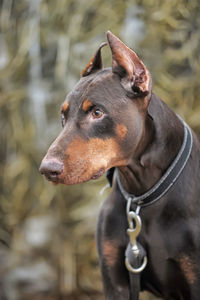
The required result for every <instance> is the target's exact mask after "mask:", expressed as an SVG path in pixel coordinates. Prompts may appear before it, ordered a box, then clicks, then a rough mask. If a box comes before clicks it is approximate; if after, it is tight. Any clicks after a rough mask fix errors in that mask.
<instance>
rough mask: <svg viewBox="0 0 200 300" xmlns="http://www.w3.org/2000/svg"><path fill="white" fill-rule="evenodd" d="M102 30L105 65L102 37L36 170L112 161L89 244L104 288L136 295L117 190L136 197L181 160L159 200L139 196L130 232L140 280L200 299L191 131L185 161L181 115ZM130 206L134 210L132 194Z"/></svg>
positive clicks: (197, 158)
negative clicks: (138, 223) (138, 254)
mask: <svg viewBox="0 0 200 300" xmlns="http://www.w3.org/2000/svg"><path fill="white" fill-rule="evenodd" d="M107 38H108V44H109V46H110V49H111V53H112V68H102V60H101V48H102V47H103V46H105V44H106V43H104V44H102V45H101V46H100V47H99V49H98V50H97V52H96V53H95V55H94V56H93V57H92V59H91V60H90V62H89V63H88V65H87V66H86V68H85V69H84V71H83V72H82V78H81V79H80V81H79V82H78V83H77V85H76V86H75V88H74V89H73V90H72V92H70V93H69V94H68V96H67V98H66V100H65V101H64V103H63V104H62V108H61V117H62V126H63V130H62V132H61V133H60V135H59V136H58V137H57V138H56V140H55V141H54V142H53V144H52V145H51V146H50V148H49V150H48V152H47V154H46V156H45V157H44V159H43V161H42V163H41V166H40V172H41V173H42V174H44V175H45V176H46V178H47V179H48V180H50V181H52V182H53V183H55V184H57V183H63V184H66V185H71V184H77V183H82V182H85V181H88V180H90V179H97V178H99V177H100V176H102V175H103V174H104V173H105V172H106V171H108V170H109V169H111V170H113V169H112V168H113V167H115V169H116V172H117V174H118V175H115V174H116V172H115V173H114V176H113V178H112V179H113V188H112V192H111V194H110V196H109V197H108V199H107V200H106V202H105V203H104V205H103V207H102V209H101V212H100V216H99V221H98V228H97V244H98V252H99V260H100V266H101V271H102V278H103V283H104V291H105V297H106V299H108V300H111V299H115V300H116V299H117V300H122V299H123V300H125V299H135V298H134V296H131V293H130V289H131V288H130V277H129V272H128V271H127V269H126V267H125V264H124V255H125V250H126V247H127V245H128V243H129V237H128V235H127V232H126V230H127V228H128V221H127V215H126V207H127V201H126V199H125V196H124V193H123V190H124V191H126V193H127V195H130V194H131V195H133V194H134V195H135V197H136V198H137V197H139V198H140V195H145V194H148V191H149V190H152V189H153V190H154V191H155V188H154V187H155V186H156V185H157V183H158V182H159V181H160V179H161V178H163V176H164V174H166V172H168V173H169V168H170V166H171V165H172V164H173V162H174V161H176V160H178V165H180V164H183V165H184V167H183V168H182V170H181V172H179V173H180V174H179V175H177V176H176V177H177V178H174V177H173V174H172V175H170V176H171V181H173V182H172V183H170V185H169V184H168V187H169V189H168V190H167V191H166V193H163V194H161V197H160V198H159V201H153V202H152V201H151V203H150V204H151V205H148V206H145V205H143V206H142V205H141V208H142V209H141V210H140V218H141V220H142V230H141V233H140V234H139V236H138V242H139V243H140V245H142V247H143V248H144V249H145V251H146V253H147V258H148V263H147V266H146V268H145V269H144V270H143V271H142V273H141V290H148V291H150V292H152V293H154V294H155V295H157V296H159V297H162V298H164V299H174V300H181V299H184V300H199V299H200V202H199V201H200V172H199V169H200V140H199V138H198V137H197V135H196V134H195V133H194V132H192V131H191V130H190V135H191V136H192V140H193V144H192V146H191V143H190V146H191V147H190V148H191V149H190V153H189V154H188V157H187V162H186V161H183V160H184V159H183V158H182V160H181V161H180V149H183V148H184V146H183V144H184V143H186V142H187V141H185V139H186V140H187V138H185V127H186V126H185V125H184V124H185V123H184V122H183V121H182V120H181V119H180V118H179V117H178V116H177V115H176V114H175V113H174V112H173V111H172V110H171V109H170V108H169V107H168V106H167V105H166V104H165V103H164V102H162V100H160V99H159V98H158V97H157V96H156V95H155V94H154V93H153V92H152V80H151V76H150V73H149V71H148V69H147V68H146V66H145V65H144V63H143V62H142V61H141V60H140V58H139V57H138V56H137V55H136V53H135V52H134V51H132V50H131V49H130V48H128V47H127V46H126V45H125V44H124V43H123V42H122V41H120V40H119V39H118V38H117V37H116V36H115V35H113V34H112V33H111V32H108V33H107ZM174 84H175V81H174ZM187 128H188V127H187ZM190 138H191V137H190ZM184 151H185V149H183V152H184ZM178 155H179V158H178V159H177V156H178ZM176 168H177V167H175V169H176ZM178 168H179V169H180V168H181V167H178ZM171 169H173V168H171ZM172 171H173V172H175V171H174V170H172ZM173 172H172V173H173ZM117 176H118V177H117ZM168 177H169V176H168ZM117 178H118V179H119V180H117ZM175 179H176V180H175ZM168 180H170V178H168ZM161 181H162V182H161V185H162V184H163V180H161ZM119 183H121V184H119ZM120 185H121V187H120ZM122 187H123V188H122ZM137 204H138V205H139V202H138V203H137ZM130 207H131V209H132V210H134V211H135V204H134V203H131V204H130Z"/></svg>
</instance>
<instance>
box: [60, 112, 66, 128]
mask: <svg viewBox="0 0 200 300" xmlns="http://www.w3.org/2000/svg"><path fill="white" fill-rule="evenodd" d="M61 124H62V127H64V126H65V116H64V114H63V113H61Z"/></svg>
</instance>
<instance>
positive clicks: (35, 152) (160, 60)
mask: <svg viewBox="0 0 200 300" xmlns="http://www.w3.org/2000/svg"><path fill="white" fill-rule="evenodd" d="M0 29H1V31H0V129H1V130H0V139H1V147H0V167H1V173H0V192H1V193H0V195H1V196H0V197H1V198H0V200H1V201H0V224H1V227H0V240H1V244H2V246H1V247H0V249H1V256H0V257H1V260H3V263H2V264H1V268H0V285H1V286H2V289H1V293H2V295H1V294H0V298H1V299H3V297H4V298H5V299H8V300H10V299H11V300H12V299H19V300H21V299H27V298H28V299H31V297H32V296H33V299H35V298H34V297H35V294H36V293H37V299H43V297H44V299H47V300H48V299H65V297H66V299H74V300H75V299H80V300H82V299H97V300H98V299H103V298H102V292H101V291H102V286H101V281H100V274H99V268H98V262H97V255H96V247H95V241H94V233H95V227H96V225H95V224H96V218H97V215H98V211H99V209H100V204H101V202H102V201H103V200H102V199H103V198H104V197H105V193H104V197H102V196H101V195H100V194H99V191H100V189H101V188H102V187H103V186H104V185H105V184H106V181H105V180H104V179H101V180H99V181H97V182H90V183H86V184H84V185H78V186H73V187H63V186H58V187H55V186H52V185H51V184H50V183H49V182H46V181H45V180H44V179H43V178H42V177H41V176H40V174H39V173H38V167H39V164H40V161H41V159H42V157H43V155H44V154H45V151H46V149H47V148H48V145H49V144H50V142H51V141H53V139H54V138H55V137H56V136H57V135H58V133H59V131H60V130H61V126H60V122H59V118H60V117H59V107H60V104H61V103H62V101H63V100H64V98H65V95H66V93H67V92H69V90H70V89H71V88H72V87H73V85H74V84H75V83H76V82H77V80H78V78H79V74H80V72H81V70H82V69H83V68H84V67H85V65H86V64H87V62H88V61H89V59H90V57H91V56H92V55H93V53H94V52H95V50H96V48H97V46H98V45H99V44H100V43H101V42H102V41H105V32H106V31H107V30H108V29H110V30H112V31H113V32H114V33H115V34H117V35H119V36H120V37H121V38H122V39H123V40H124V41H125V42H126V43H127V44H128V45H129V46H130V47H132V48H133V49H134V50H136V51H137V53H138V54H139V55H140V56H141V57H143V59H144V61H145V63H146V64H147V66H148V67H149V69H150V71H151V74H152V77H153V83H154V91H155V92H156V93H157V94H158V95H159V96H160V97H161V98H162V99H163V100H165V101H166V102H167V103H168V104H169V105H170V106H171V107H172V108H173V109H175V111H176V112H177V113H179V114H180V115H181V116H183V117H184V118H185V119H186V120H187V121H188V123H189V124H190V125H191V126H192V127H193V128H194V129H195V130H196V131H198V132H200V118H199V114H200V102H199V100H198V96H199V93H200V84H199V78H200V51H199V50H200V39H199V32H200V6H199V1H198V0H193V1H186V0H173V1H172V0H170V1H160V0H154V1H152V0H135V1H128V0H127V1H119V0H115V1H114V0H109V1H105V0H104V1H102V0H91V1H86V0H60V1H57V2H56V1H53V0H49V1H47V0H29V1H27V0H21V1H17V0H1V1H0ZM103 56H104V61H105V64H106V65H110V63H111V61H110V53H109V49H104V50H103ZM8 246H9V250H8V249H7V247H8ZM47 281H48V282H50V283H51V285H47ZM25 283H26V284H25ZM45 284H46V285H45ZM8 287H9V288H8ZM8 291H9V292H8ZM143 297H144V298H143V299H150V298H149V297H150V296H148V295H146V296H143ZM151 299H155V298H151Z"/></svg>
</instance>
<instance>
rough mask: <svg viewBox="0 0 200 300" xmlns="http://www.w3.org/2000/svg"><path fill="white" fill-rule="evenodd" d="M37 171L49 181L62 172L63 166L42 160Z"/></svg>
mask: <svg viewBox="0 0 200 300" xmlns="http://www.w3.org/2000/svg"><path fill="white" fill-rule="evenodd" d="M39 171H40V173H41V174H43V175H45V176H46V177H48V178H49V179H53V178H54V179H55V178H56V177H57V176H58V175H59V174H61V173H62V171H63V164H62V163H61V162H58V161H55V160H47V159H45V160H43V161H42V163H41V165H40V168H39Z"/></svg>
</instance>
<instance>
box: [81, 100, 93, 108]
mask: <svg viewBox="0 0 200 300" xmlns="http://www.w3.org/2000/svg"><path fill="white" fill-rule="evenodd" d="M92 106H93V104H92V102H91V101H90V100H88V99H86V100H84V101H83V104H82V109H83V110H84V111H88V110H89V109H90V108H91V107H92Z"/></svg>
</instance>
